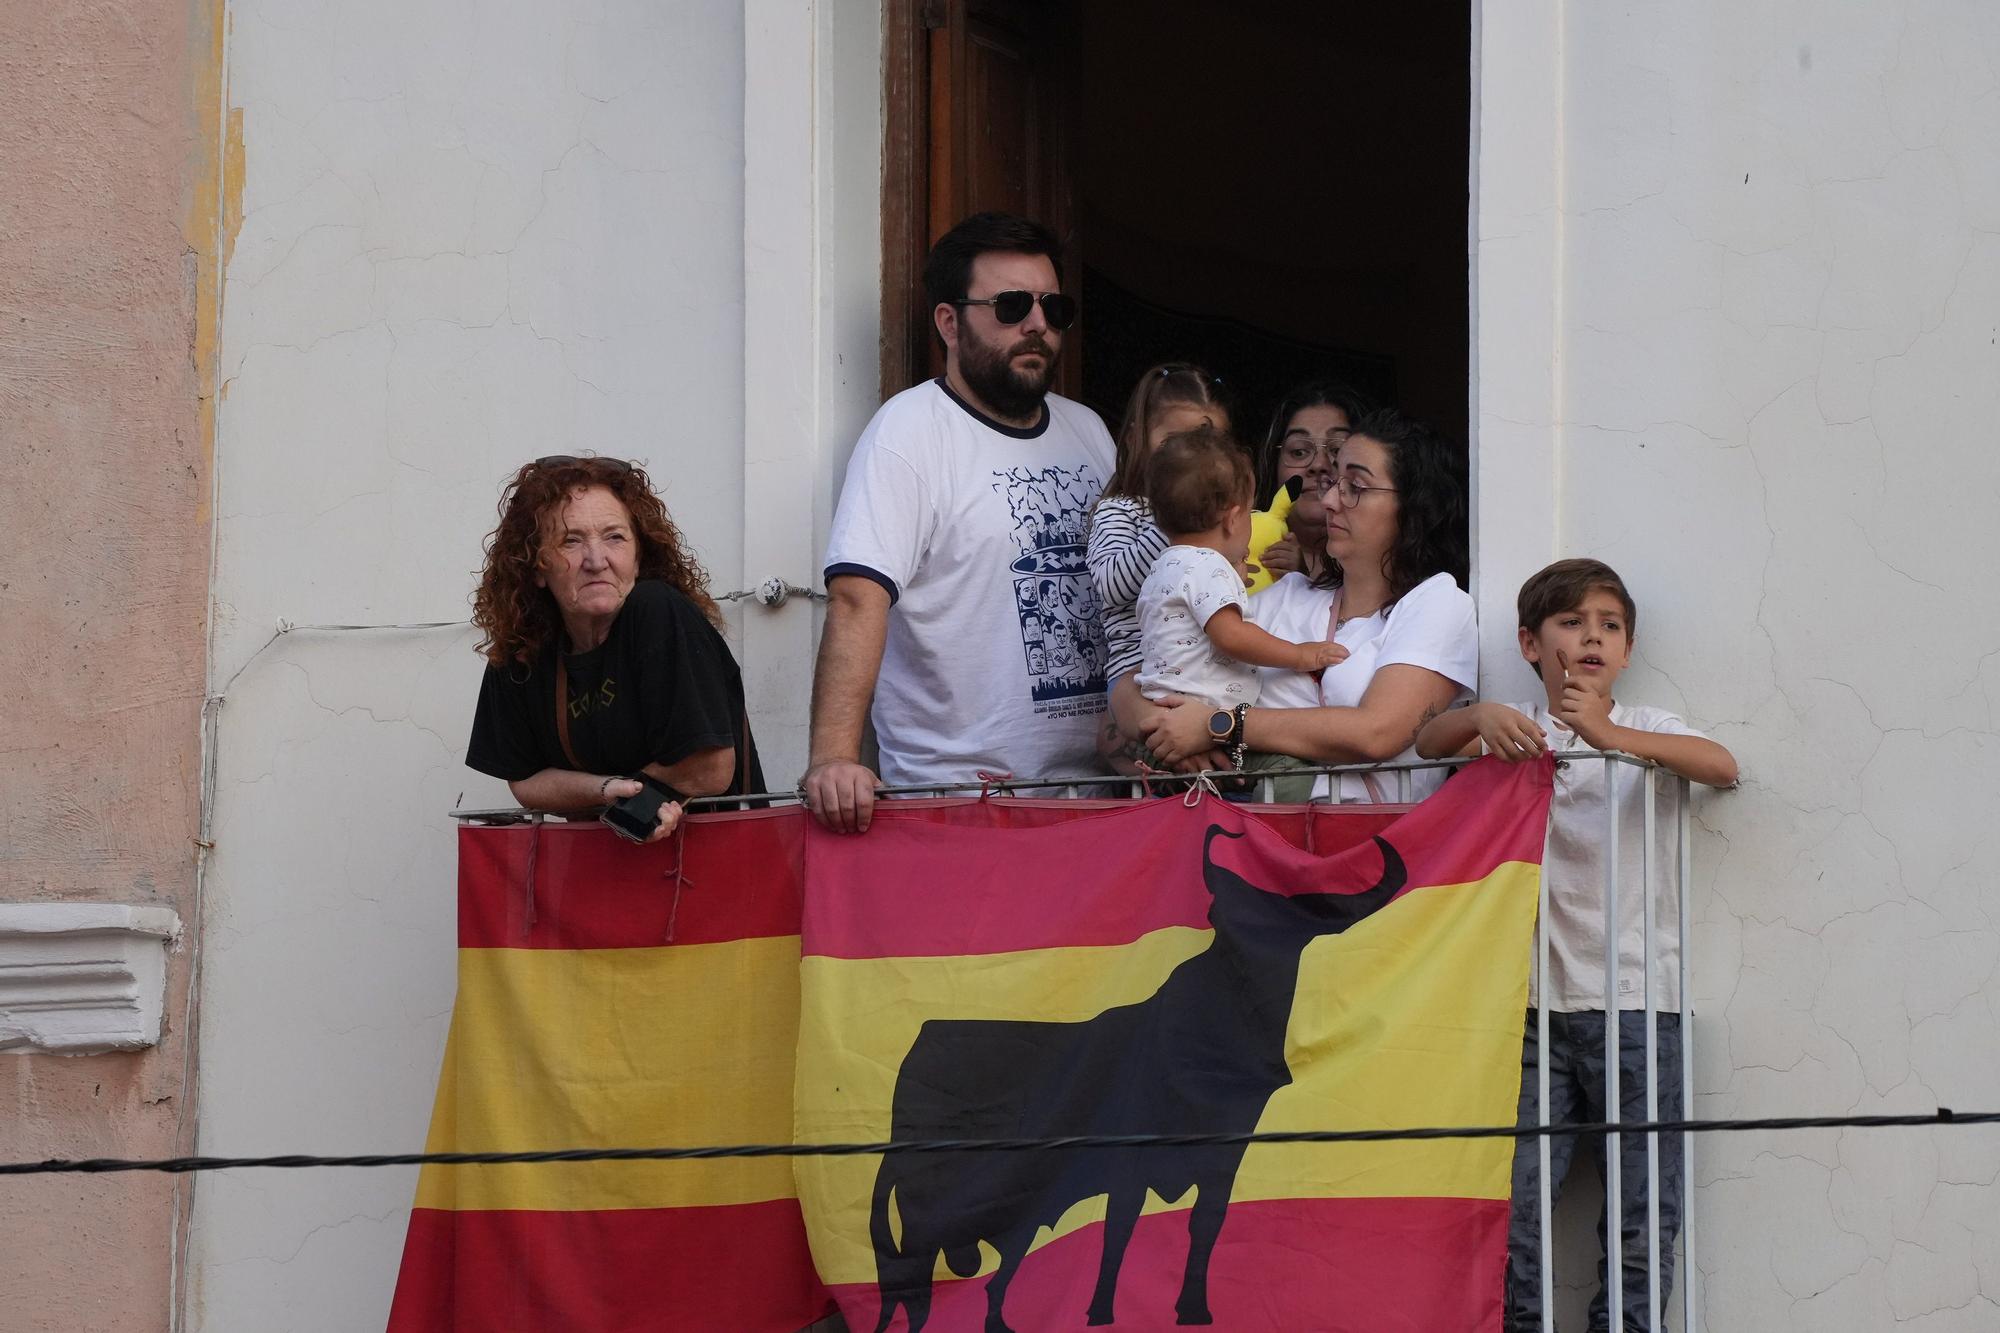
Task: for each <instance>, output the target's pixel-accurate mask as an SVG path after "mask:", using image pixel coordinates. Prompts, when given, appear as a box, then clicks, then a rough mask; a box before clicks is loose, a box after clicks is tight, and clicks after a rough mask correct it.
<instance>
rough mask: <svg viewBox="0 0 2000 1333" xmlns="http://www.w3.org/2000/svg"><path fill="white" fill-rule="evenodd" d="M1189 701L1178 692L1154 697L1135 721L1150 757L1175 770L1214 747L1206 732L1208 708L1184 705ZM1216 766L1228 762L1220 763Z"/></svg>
mask: <svg viewBox="0 0 2000 1333" xmlns="http://www.w3.org/2000/svg"><path fill="white" fill-rule="evenodd" d="M1192 702H1194V701H1193V700H1191V699H1189V698H1188V697H1187V696H1185V695H1180V694H1170V695H1167V696H1166V697H1165V698H1162V699H1155V700H1153V703H1154V704H1155V705H1156V707H1155V708H1154V709H1153V711H1152V712H1151V713H1150V714H1148V715H1147V716H1146V717H1145V718H1144V719H1142V720H1141V721H1140V723H1139V734H1140V736H1141V737H1142V738H1143V739H1144V740H1145V742H1146V749H1147V750H1149V751H1151V752H1152V755H1153V758H1155V759H1157V760H1159V761H1160V762H1161V763H1163V764H1169V765H1172V766H1173V767H1175V768H1176V769H1180V767H1181V765H1182V764H1183V763H1185V762H1186V761H1187V760H1190V759H1196V758H1204V759H1205V757H1206V756H1207V755H1208V754H1209V752H1210V751H1212V750H1214V748H1215V737H1213V736H1211V735H1209V734H1208V710H1206V709H1202V708H1189V707H1186V705H1187V704H1190V703H1192ZM1203 766H1205V764H1204V765H1203ZM1218 766H1219V767H1227V766H1228V765H1227V763H1226V762H1224V763H1223V764H1221V765H1218ZM1181 771H1183V772H1185V771H1190V770H1186V769H1182V770H1181ZM1194 771H1199V770H1198V769H1197V770H1194Z"/></svg>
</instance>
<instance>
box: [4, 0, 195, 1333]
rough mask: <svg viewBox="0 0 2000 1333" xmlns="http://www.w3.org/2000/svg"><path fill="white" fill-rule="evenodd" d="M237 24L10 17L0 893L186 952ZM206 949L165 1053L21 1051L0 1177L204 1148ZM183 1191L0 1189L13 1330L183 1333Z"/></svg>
mask: <svg viewBox="0 0 2000 1333" xmlns="http://www.w3.org/2000/svg"><path fill="white" fill-rule="evenodd" d="M219 8H220V7H219V4H218V3H215V0H167V2H166V3H149V4H126V3H119V2H118V0H37V3H34V4H18V5H16V4H9V5H3V6H0V465H4V472H5V480H4V482H0V525H4V531H5V533H6V536H5V540H3V541H0V627H4V628H0V719H4V727H0V900H8V901H38V900H66V901H79V900H81V901H109V902H133V903H157V904H164V905H167V906H171V907H173V908H174V909H175V910H177V911H178V912H179V913H180V914H181V917H182V918H183V920H184V921H187V922H188V923H189V930H190V932H192V929H193V921H192V918H193V916H194V901H193V897H194V883H195V868H196V867H195V853H196V848H195V846H194V842H193V839H194V837H195V835H196V832H197V828H198V818H199V809H198V805H199V733H200V709H201V700H202V694H203V685H204V664H205V652H204V644H205V624H204V622H205V617H206V611H207V596H208V559H209V544H210V536H209V529H210V521H209V513H208V506H207V497H208V494H209V465H208V459H209V451H210V443H211V440H212V438H213V435H212V431H211V429H210V421H211V417H212V413H211V410H210V404H211V400H212V395H211V393H210V391H209V385H210V382H211V381H212V377H213V345H214V330H213V322H214V316H215V312H216V306H215V302H214V299H213V293H214V291H215V280H216V275H217V272H218V270H219V263H220V258H221V256H220V253H219V252H220V251H221V249H222V248H223V244H224V242H223V241H222V240H221V237H222V236H223V234H224V233H225V231H226V229H227V223H228V221H229V220H230V219H229V217H228V214H229V212H230V210H229V208H228V207H227V204H226V200H227V199H228V197H229V195H230V191H229V189H228V188H227V184H226V182H227V179H228V174H229V173H228V169H227V164H228V161H229V157H230V155H229V154H228V153H227V152H226V151H225V150H220V149H219V148H218V145H220V144H223V143H226V142H227V139H228V136H227V133H226V132H225V131H224V130H223V129H222V128H221V126H222V121H221V118H220V117H219V116H218V114H217V110H218V107H219V104H220V90H221V43H220V40H219V30H218V29H217V26H216V25H217V21H218V14H219ZM190 954H191V942H190V941H188V940H184V942H183V943H182V945H181V946H180V948H179V949H178V950H177V952H176V953H175V954H174V956H173V957H172V959H171V967H170V973H169V981H168V996H167V1020H166V1030H165V1035H164V1038H163V1040H162V1043H161V1045H160V1046H158V1047H157V1048H154V1049H152V1050H148V1051H143V1052H136V1053H132V1054H121V1055H107V1056H93V1057H82V1058H61V1057H54V1056H39V1055H12V1056H0V1159H8V1160H12V1159H20V1158H40V1157H49V1156H66V1157H68V1156H93V1155H137V1156H165V1155H168V1154H170V1153H171V1152H173V1151H174V1149H175V1148H176V1146H177V1145H179V1144H182V1143H185V1142H186V1141H187V1140H188V1136H189V1135H190V1133H191V1131H192V1122H191V1117H190V1111H191V1108H190V1106H189V1105H188V1099H189V1094H190V1093H191V1092H192V1088H191V1087H190V1086H189V1084H188V1083H187V1081H186V1078H185V1075H186V1074H187V1072H188V1070H189V1068H190V1056H191V1044H190V1041H189V1033H188V1032H187V1030H186V1023H185V1021H184V1020H185V1015H186V1010H185V999H186V995H187V986H188V959H189V956H190ZM185 1190H186V1183H185V1182H177V1181H176V1180H175V1179H172V1178H169V1177H165V1176H158V1175H115V1176H105V1177H94V1178H93V1177H60V1176H48V1177H31V1178H24V1179H16V1180H10V1181H9V1182H7V1184H6V1186H5V1188H0V1312H4V1313H0V1325H4V1326H5V1327H6V1328H8V1329H44V1328H46V1329H86V1328H87V1329H92V1330H155V1329H164V1328H166V1327H168V1325H169V1323H170V1320H171V1305H172V1301H173V1299H174V1298H173V1292H172V1273H171V1270H172V1254H173V1247H174V1233H175V1229H176V1219H177V1217H178V1215H179V1211H180V1209H181V1207H182V1206H183V1204H184V1194H185Z"/></svg>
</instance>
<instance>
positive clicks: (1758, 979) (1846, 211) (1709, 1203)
mask: <svg viewBox="0 0 2000 1333" xmlns="http://www.w3.org/2000/svg"><path fill="white" fill-rule="evenodd" d="M1503 11H1504V12H1503ZM1997 70H2000V9H1996V8H1995V7H1994V6H1992V5H1990V4H1986V3H1982V2H1981V0H1935V2H1925V0H1901V2H1897V3H1880V4H1872V5H1843V6H1829V5H1824V4H1817V3H1805V2H1804V0H1798V2H1796V3H1780V2H1778V0H1758V2H1757V3H1751V4H1741V3H1735V2H1734V0H1698V2H1696V3H1688V2H1687V0H1671V2H1669V0H1647V2H1646V3H1640V4H1631V5H1618V6H1604V5H1589V4H1567V5H1562V6H1559V7H1554V8H1551V7H1546V6H1544V7H1541V8H1540V9H1538V10H1534V11H1529V12H1524V11H1523V10H1521V8H1520V7H1518V6H1511V5H1510V6H1497V5H1495V6H1487V7H1486V12H1485V15H1484V24H1483V41H1482V70H1481V76H1482V81H1483V83H1484V85H1485V94H1486V95H1485V100H1484V104H1483V108H1482V119H1481V127H1482V135H1483V136H1484V148H1483V150H1482V153H1481V162H1480V167H1479V191H1478V198H1479V200H1480V206H1481V210H1482V212H1481V217H1480V219H1479V235H1480V243H1479V273H1480V287H1479V293H1480V298H1481V301H1480V306H1479V310H1478V319H1479V325H1480V328H1481V331H1482V332H1481V340H1480V351H1481V358H1482V367H1481V369H1482V376H1481V382H1480V384H1479V386H1478V390H1477V395H1476V400H1475V401H1476V404H1477V406H1478V407H1479V412H1478V416H1477V420H1478V422H1479V441H1478V449H1479V457H1478V471H1479V475H1480V479H1481V485H1482V487H1484V488H1486V489H1485V491H1484V493H1483V495H1482V498H1481V501H1480V524H1481V538H1480V544H1479V545H1480V556H1481V561H1482V571H1483V577H1485V578H1487V579H1489V580H1490V582H1489V583H1488V584H1487V586H1485V587H1483V588H1482V594H1481V599H1480V600H1481V611H1482V614H1483V616H1484V618H1485V624H1486V645H1487V648H1488V652H1489V654H1490V656H1489V660H1488V662H1487V672H1486V674H1487V676H1488V678H1489V684H1493V683H1498V684H1501V685H1502V686H1503V688H1504V689H1505V690H1506V691H1507V692H1509V693H1519V692H1520V690H1521V688H1522V687H1524V686H1527V685H1528V684H1529V682H1528V681H1527V678H1526V677H1525V675H1523V674H1521V673H1520V672H1519V671H1518V670H1516V669H1515V668H1513V667H1511V666H1508V665H1506V663H1507V658H1508V654H1509V653H1510V652H1511V649H1510V648H1509V646H1508V644H1507V639H1508V638H1509V631H1510V630H1511V623H1512V622H1511V619H1508V618H1507V617H1508V615H1509V608H1510V602H1511V596H1512V590H1513V586H1514V584H1515V583H1517V582H1518V578H1519V577H1520V576H1521V575H1522V574H1524V573H1526V572H1527V571H1529V570H1531V569H1532V568H1533V567H1534V566H1535V564H1536V563H1538V562H1539V561H1540V560H1541V559H1543V558H1546V556H1545V554H1544V553H1545V552H1551V551H1553V552H1556V553H1561V554H1591V555H1596V556H1599V557H1601V558H1603V559H1605V560H1607V561H1609V562H1610V563H1611V564H1612V565H1613V566H1614V567H1616V568H1618V569H1619V570H1620V572H1621V573H1623V574H1624V575H1625V577H1626V578H1627V579H1628V581H1629V582H1630V583H1631V584H1632V587H1633V589H1634V591H1635V593H1636V595H1637V598H1638V601H1639V605H1640V616H1639V633H1638V654H1637V662H1636V665H1635V669H1634V671H1633V672H1632V673H1631V675H1630V676H1629V677H1628V678H1627V680H1628V682H1629V688H1628V689H1627V690H1625V691H1623V693H1625V694H1628V695H1629V696H1630V697H1633V698H1638V699H1646V700H1650V701H1654V702H1658V703H1660V704H1663V705H1666V706H1668V707H1672V708H1675V709H1677V710H1679V711H1681V712H1683V713H1684V714H1685V715H1686V716H1688V717H1689V718H1690V719H1692V720H1694V721H1695V722H1696V723H1698V724H1699V725H1703V726H1705V727H1707V728H1709V729H1711V730H1712V731H1713V732H1714V733H1715V734H1716V735H1717V736H1718V738H1720V739H1722V740H1723V741H1724V742H1725V743H1727V744H1728V745H1730V746H1731V747H1732V749H1734V750H1735V752H1736V754H1737V756H1738V758H1739V759H1740V760H1741V761H1742V764H1743V768H1744V773H1745V782H1744V786H1743V789H1742V790H1741V791H1739V792H1737V793H1734V794H1731V795H1726V796H1721V797H1718V798H1715V799H1711V800H1709V801H1708V802H1707V804H1706V806H1705V808H1703V809H1702V810H1701V813H1700V820H1701V825H1702V827H1701V830H1700V832H1699V834H1698V840H1697V849H1696V856H1697V864H1698V867H1699V884H1698V892H1699V897H1698V900H1697V901H1698V904H1699V907H1698V915H1699V918H1700V924H1699V927H1698V932H1697V938H1696V941H1695V945H1696V950H1697V953H1696V959H1697V961H1696V963H1695V976H1696V982H1697V986H1696V997H1695V1005H1696V1008H1697V1011H1698V1019H1697V1022H1696V1031H1697V1035H1698V1039H1699V1069H1698V1080H1699V1089H1700V1092H1701V1094H1702V1095H1701V1097H1700V1101H1699V1106H1698V1110H1699V1113H1700V1114H1703V1115H1718V1116H1736V1115H1741V1116H1756V1115H1777V1114H1839V1113H1844V1112H1850V1111H1851V1112H1858V1113H1867V1112H1884V1111H1924V1110H1929V1109H1931V1108H1934V1107H1936V1106H1938V1105H1946V1106H1953V1107H1959V1108H1988V1107H1992V1106H1995V1105H2000V1063H1996V1061H1995V1059H1994V1058H1993V1052H1994V1050H1995V1049H1996V1038H2000V1031H1996V1014H1995V1001H1996V999H2000V986H1996V984H1995V980H1994V978H1995V973H1996V969H1997V968H2000V923H1997V922H1996V919H1995V916H1994V914H1993V907H1992V902H1993V899H1992V896H1991V893H1990V891H1983V890H1984V889H1985V887H1986V886H1989V885H1991V884H1992V883H1993V882H1994V880H1995V878H1996V872H2000V841H1996V839H1995V836H1994V809H1995V807H1994V797H1993V793H1994V792H1995V791H1996V790H2000V735H1996V733H1995V731H1994V708H1995V705H1996V703H2000V617H1996V616H1995V614H1994V611H1995V608H1996V605H2000V603H1996V601H1995V598H1994V594H1993V592H1992V589H1991V582H1992V574H1991V569H1992V567H1993V565H1994V564H1995V563H1996V561H2000V535H1996V532H1995V530H1994V527H1993V525H1992V522H1991V519H1990V516H1989V515H1990V512H1991V507H1992V503H1993V500H1992V497H1993V495H1994V494H1995V491H1996V488H2000V461H1996V455H1995V452H1994V449H1993V445H1992V442H1991V436H1992V425H1993V422H1994V421H1995V420H1996V417H2000V375H1996V371H2000V350H1996V348H2000V343H1996V338H2000V326H1996V315H1995V311H1996V310H2000V82H1996V71H1997ZM1551 129H1553V130H1554V131H1555V133H1554V134H1553V135H1550V134H1549V133H1548V131H1550V130H1551ZM1552 146H1553V147H1554V149H1555V151H1554V152H1553V154H1552V153H1551V151H1550V149H1551V147H1552ZM1523 182H1527V187H1526V188H1525V189H1524V188H1523ZM1538 194H1539V196H1540V197H1539V199H1538V198H1537V197H1536V196H1537V195H1538ZM1523 256H1525V263H1526V265H1527V267H1525V268H1520V267H1514V266H1515V265H1517V264H1520V263H1522V262H1523ZM1551 256H1552V257H1553V264H1552V265H1549V268H1550V271H1549V272H1548V274H1547V277H1546V281H1544V279H1543V275H1542V274H1541V272H1539V271H1538V270H1537V269H1536V268H1535V267H1534V265H1535V264H1536V263H1538V262H1543V263H1546V261H1547V259H1548V258H1549V257H1551ZM1515 279H1522V281H1518V282H1515V281H1513V280H1515ZM1538 289H1539V292H1540V294H1539V295H1538ZM1551 296H1553V299H1554V303H1555V326H1556V327H1555V331H1554V333H1553V335H1552V336H1550V337H1544V336H1543V334H1542V331H1543V330H1544V329H1545V328H1547V326H1548V313H1549V299H1550V297H1551ZM1524 334H1525V335H1526V336H1527V338H1528V339H1529V340H1530V345H1529V346H1527V347H1525V348H1524V347H1522V346H1521V345H1520V341H1521V339H1522V337H1523V335H1524ZM1489 353H1490V354H1491V355H1490V359H1489ZM1501 365H1507V366H1510V367H1511V370H1512V376H1511V378H1510V379H1509V380H1508V381H1507V382H1501V380H1500V379H1499V378H1498V377H1497V375H1496V369H1497V368H1498V367H1499V366H1501ZM1543 401H1547V402H1548V403H1552V404H1553V411H1551V412H1547V413H1541V412H1538V411H1537V406H1538V404H1539V403H1541V402H1543ZM1523 404H1525V406H1523ZM1517 446H1518V450H1517ZM1546 452H1552V453H1553V455H1554V457H1553V486H1552V487H1550V489H1549V494H1550V495H1551V496H1552V497H1553V500H1554V514H1553V522H1552V524H1550V525H1549V526H1548V527H1547V528H1546V529H1535V528H1532V527H1530V528H1529V529H1527V530H1523V528H1522V527H1520V526H1519V513H1516V512H1510V509H1509V507H1508V506H1509V504H1512V503H1519V504H1522V505H1524V506H1525V512H1528V513H1531V514H1532V513H1534V512H1535V511H1534V502H1533V500H1532V498H1524V497H1522V496H1520V495H1519V494H1518V489H1519V487H1520V485H1521V482H1522V475H1525V476H1527V477H1529V478H1534V479H1535V480H1536V484H1537V485H1538V486H1539V485H1540V484H1542V483H1541V478H1543V477H1547V476H1549V475H1550V474H1549V473H1548V472H1545V471H1543V470H1542V469H1541V468H1540V467H1539V465H1538V455H1539V454H1541V453H1546ZM1510 488H1512V489H1511V490H1510ZM1550 532H1552V533H1553V534H1554V537H1555V541H1554V542H1553V544H1551V543H1549V542H1548V541H1547V539H1546V534H1547V533H1550ZM1699 1161H1700V1166H1699V1169H1698V1177H1699V1181H1700V1191H1699V1194H1698V1197H1697V1200H1696V1203H1695V1212H1696V1222H1697V1226H1698V1237H1697V1249H1698V1259H1699V1263H1700V1267H1701V1269H1702V1270H1703V1277H1702V1287H1701V1291H1702V1295H1703V1307H1704V1309H1705V1311H1706V1327H1708V1328H1709V1329H1713V1330H1734V1329H1758V1330H1794V1329H1796V1330H1813V1331H1814V1333H1831V1331H1834V1330H1855V1331H1856V1333H1862V1331H1864V1330H1865V1331H1866V1333H1876V1331H1877V1330H1881V1329H1886V1328H1891V1327H1897V1328H1905V1327H1907V1328H1922V1329H1926V1330H1945V1329H1965V1330H1971V1329H1989V1328H1992V1327H1993V1326H1994V1325H1995V1322H1996V1319H2000V1192H1996V1191H1994V1190H1993V1189H1992V1188H1991V1186H1992V1184H1993V1182H1994V1180H1995V1178H1996V1176H2000V1140H1996V1139H1995V1138H1994V1136H1992V1135H1991V1134H1986V1133H1982V1132H1979V1131H1966V1130H1956V1131H1953V1130H1918V1131H1894V1130H1873V1131H1849V1132H1845V1133H1837V1132H1821V1133H1814V1134H1796V1133H1794V1134H1767V1135H1737V1136H1726V1137H1725V1136H1713V1137H1709V1138H1706V1139H1704V1140H1702V1141H1701V1142H1700V1145H1699Z"/></svg>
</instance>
